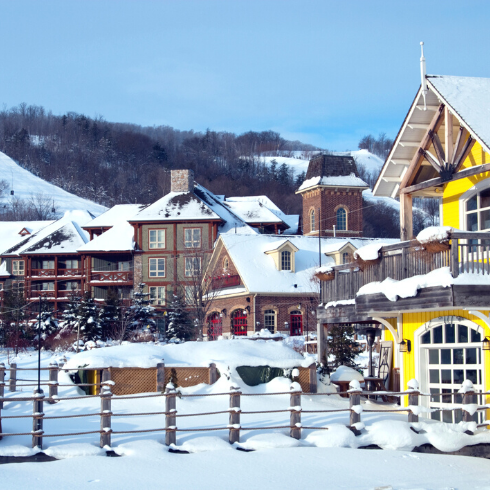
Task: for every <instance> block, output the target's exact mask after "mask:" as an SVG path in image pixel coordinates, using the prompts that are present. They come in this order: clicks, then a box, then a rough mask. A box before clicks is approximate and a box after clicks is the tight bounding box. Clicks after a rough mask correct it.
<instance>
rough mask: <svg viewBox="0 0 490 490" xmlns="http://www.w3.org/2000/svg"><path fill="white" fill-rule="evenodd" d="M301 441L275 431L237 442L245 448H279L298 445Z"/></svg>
mask: <svg viewBox="0 0 490 490" xmlns="http://www.w3.org/2000/svg"><path fill="white" fill-rule="evenodd" d="M300 445H301V442H300V441H298V440H297V439H293V438H292V437H289V436H287V435H285V434H281V433H279V432H273V433H270V434H257V435H255V436H252V437H249V438H248V439H247V440H246V441H245V442H242V443H240V444H237V446H238V447H241V448H243V449H278V448H288V447H298V446H300Z"/></svg>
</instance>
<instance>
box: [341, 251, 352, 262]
mask: <svg viewBox="0 0 490 490" xmlns="http://www.w3.org/2000/svg"><path fill="white" fill-rule="evenodd" d="M349 262H350V253H349V252H344V253H343V254H342V264H348V263H349Z"/></svg>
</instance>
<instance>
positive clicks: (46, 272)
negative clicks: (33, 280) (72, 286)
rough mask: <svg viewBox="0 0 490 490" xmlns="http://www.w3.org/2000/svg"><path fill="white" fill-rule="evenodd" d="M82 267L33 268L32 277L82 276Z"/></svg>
mask: <svg viewBox="0 0 490 490" xmlns="http://www.w3.org/2000/svg"><path fill="white" fill-rule="evenodd" d="M81 275H82V269H58V271H56V269H32V270H31V277H54V276H58V277H74V276H81Z"/></svg>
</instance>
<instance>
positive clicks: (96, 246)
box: [78, 221, 134, 252]
mask: <svg viewBox="0 0 490 490" xmlns="http://www.w3.org/2000/svg"><path fill="white" fill-rule="evenodd" d="M78 250H79V251H80V252H129V251H132V250H134V228H133V227H132V226H131V225H130V224H129V223H128V222H127V221H122V222H120V223H117V224H115V225H114V226H113V227H112V228H111V229H110V230H107V231H106V232H104V233H102V235H99V236H98V237H95V238H94V239H93V240H91V241H90V242H88V243H86V244H85V245H82V246H81V247H80V248H79V249H78Z"/></svg>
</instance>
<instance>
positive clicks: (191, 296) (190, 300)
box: [184, 286, 197, 305]
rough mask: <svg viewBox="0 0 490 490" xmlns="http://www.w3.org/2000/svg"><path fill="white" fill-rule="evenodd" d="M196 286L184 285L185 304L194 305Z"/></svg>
mask: <svg viewBox="0 0 490 490" xmlns="http://www.w3.org/2000/svg"><path fill="white" fill-rule="evenodd" d="M196 292H197V291H196V288H195V287H194V286H185V287H184V293H185V303H186V304H187V305H195V304H196Z"/></svg>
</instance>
